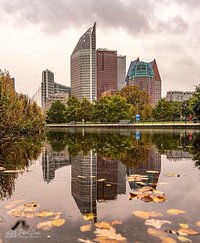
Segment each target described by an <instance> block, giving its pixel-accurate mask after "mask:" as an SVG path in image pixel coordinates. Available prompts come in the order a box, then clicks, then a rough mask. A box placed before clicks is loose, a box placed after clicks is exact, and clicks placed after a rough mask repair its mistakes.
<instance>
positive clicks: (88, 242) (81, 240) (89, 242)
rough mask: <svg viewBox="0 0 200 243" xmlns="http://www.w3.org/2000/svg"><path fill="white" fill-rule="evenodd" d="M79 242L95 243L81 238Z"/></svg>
mask: <svg viewBox="0 0 200 243" xmlns="http://www.w3.org/2000/svg"><path fill="white" fill-rule="evenodd" d="M78 241H80V242H84V243H94V241H91V240H84V239H81V238H79V239H78Z"/></svg>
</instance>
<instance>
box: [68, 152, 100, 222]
mask: <svg viewBox="0 0 200 243" xmlns="http://www.w3.org/2000/svg"><path fill="white" fill-rule="evenodd" d="M71 162H72V166H71V170H72V196H73V197H74V200H75V201H76V204H77V206H78V208H79V210H80V212H81V213H82V214H83V215H87V214H91V213H92V214H93V215H94V216H95V217H96V215H97V212H96V169H97V159H96V155H95V154H94V152H93V151H92V150H91V151H90V152H89V153H88V154H87V155H84V154H83V152H80V153H79V154H78V155H77V156H76V157H75V158H72V161H71Z"/></svg>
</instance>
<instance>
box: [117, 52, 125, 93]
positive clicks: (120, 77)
mask: <svg viewBox="0 0 200 243" xmlns="http://www.w3.org/2000/svg"><path fill="white" fill-rule="evenodd" d="M125 79H126V56H117V90H121V89H122V88H124V86H125Z"/></svg>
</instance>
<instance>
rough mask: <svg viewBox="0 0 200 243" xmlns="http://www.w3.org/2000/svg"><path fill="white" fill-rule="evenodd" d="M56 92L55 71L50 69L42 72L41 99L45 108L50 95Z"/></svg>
mask: <svg viewBox="0 0 200 243" xmlns="http://www.w3.org/2000/svg"><path fill="white" fill-rule="evenodd" d="M53 94H54V73H53V72H51V71H49V70H48V69H46V70H44V71H43V72H42V83H41V100H42V108H43V109H45V103H46V101H47V98H48V97H49V96H50V95H53Z"/></svg>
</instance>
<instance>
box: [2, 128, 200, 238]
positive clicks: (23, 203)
mask: <svg viewBox="0 0 200 243" xmlns="http://www.w3.org/2000/svg"><path fill="white" fill-rule="evenodd" d="M199 209H200V131H191V130H189V131H188V130H177V131H175V130H169V131H165V130H164V131H162V130H147V131H145V130H138V131H135V130H119V129H118V130H111V129H110V130H104V129H100V130H98V129H96V130H88V129H84V130H82V129H81V130H78V129H77V130H74V129H72V130H54V131H49V132H48V133H47V134H46V137H45V138H38V137H37V138H21V139H19V140H18V141H15V142H12V143H10V142H4V143H3V144H0V242H9V243H10V242H20V243H21V242H38V243H39V242H42V243H43V242H52V243H55V242H87V243H91V242H100V243H101V242H111V243H112V242H132V243H133V242H145V243H146V242H172V243H173V242H196V243H198V242H200V234H199V233H200V222H199V221H200V211H199Z"/></svg>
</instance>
